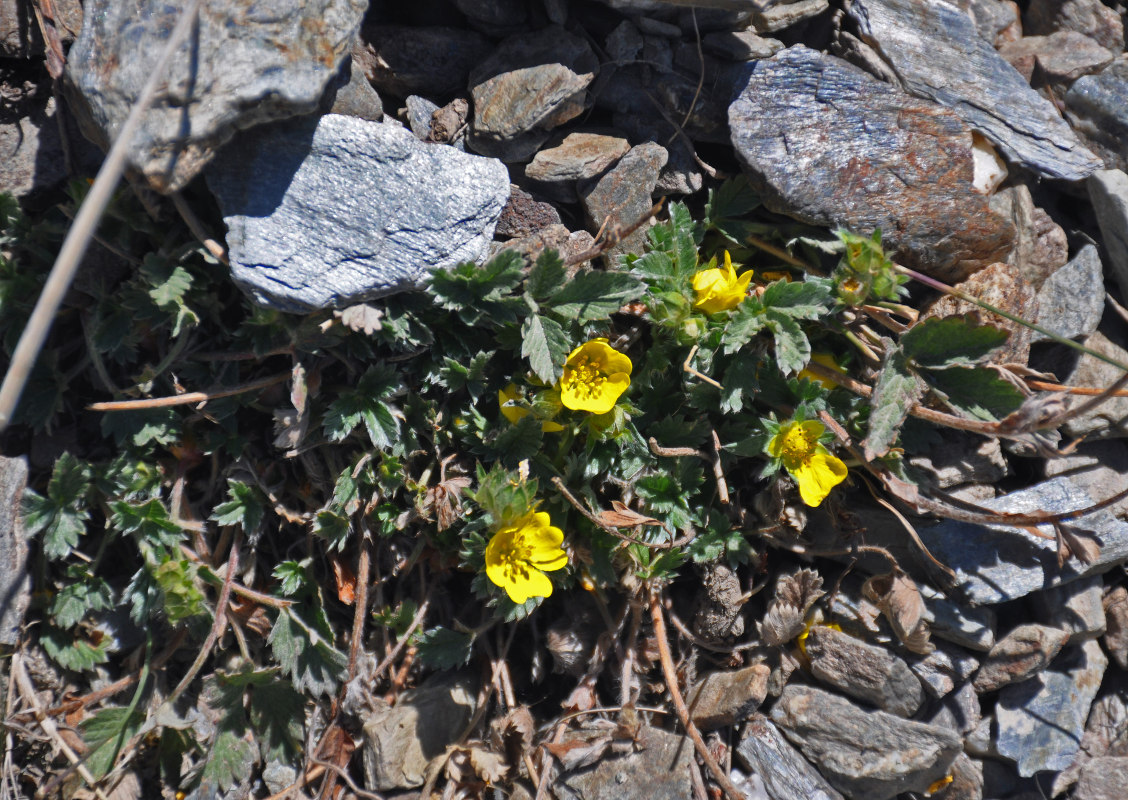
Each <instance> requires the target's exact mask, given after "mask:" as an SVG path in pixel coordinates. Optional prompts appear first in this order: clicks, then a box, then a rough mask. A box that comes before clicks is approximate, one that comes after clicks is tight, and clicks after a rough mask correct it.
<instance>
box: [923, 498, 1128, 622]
mask: <svg viewBox="0 0 1128 800" xmlns="http://www.w3.org/2000/svg"><path fill="white" fill-rule="evenodd" d="M1091 502H1092V500H1091V498H1090V497H1089V495H1087V494H1086V493H1085V491H1084V490H1083V489H1082V488H1081V487H1080V486H1079V485H1078V484H1076V483H1074V482H1073V481H1072V480H1070V479H1069V478H1067V477H1060V476H1059V477H1057V478H1053V479H1051V480H1048V481H1043V482H1042V483H1039V484H1036V485H1034V486H1032V487H1030V488H1029V489H1024V490H1022V491H1018V492H1012V493H1011V494H1008V495H1004V496H1002V497H998V498H996V499H994V500H990V501H986V502H984V503H983V505H984V506H985V507H987V508H990V509H991V510H993V511H999V512H1011V513H1032V512H1035V511H1042V512H1046V513H1049V514H1060V513H1066V512H1069V511H1076V510H1077V509H1079V508H1084V507H1085V506H1088V505H1089V504H1090V503H1091ZM1075 524H1077V525H1078V527H1080V528H1083V529H1086V530H1092V531H1094V532H1095V533H1096V535H1097V537H1098V538H1099V540H1100V545H1101V552H1100V554H1099V555H1098V556H1097V558H1096V560H1095V561H1094V562H1093V563H1092V564H1089V565H1085V564H1082V563H1080V562H1079V561H1078V560H1077V559H1076V558H1071V559H1069V560H1068V561H1067V562H1066V563H1065V564H1064V565H1062V566H1060V567H1059V566H1058V562H1057V545H1056V543H1055V542H1054V539H1053V537H1052V536H1051V537H1050V538H1048V539H1043V538H1036V537H1034V536H1032V535H1031V534H1029V533H1027V532H1025V531H1023V530H1021V529H1019V528H1014V527H1006V526H993V527H990V528H988V527H985V526H983V525H976V524H973V523H969V522H957V521H955V520H944V521H942V522H940V523H939V524H937V525H933V526H931V527H925V526H918V528H917V532H918V533H919V534H920V538H921V540H922V541H923V542H924V544H925V546H926V547H927V548H928V549H929V550H930V551H931V552H932V554H933V555H934V556H936V558H938V559H939V560H940V561H941V563H944V564H947V565H948V566H949V567H951V568H952V569H953V570H955V572H956V576H957V577H956V585H955V587H954V591H955V592H957V593H958V594H959V595H960V596H962V597H963V598H964V599H965V600H966V601H967V602H970V603H1001V602H1004V601H1006V600H1014V599H1017V598H1019V597H1025V596H1026V595H1028V594H1030V593H1031V592H1033V591H1037V590H1041V589H1045V588H1047V587H1050V586H1060V585H1062V584H1065V583H1069V582H1070V581H1073V580H1076V579H1077V578H1080V577H1083V576H1085V575H1095V574H1098V573H1101V572H1104V571H1106V570H1108V569H1111V568H1112V567H1113V566H1115V565H1117V564H1119V563H1122V562H1123V561H1124V560H1125V559H1128V523H1126V522H1122V521H1120V520H1118V519H1116V518H1115V517H1113V516H1112V515H1111V514H1110V513H1108V512H1107V511H1098V512H1096V513H1094V514H1089V515H1087V516H1085V517H1082V518H1081V519H1080V520H1078V521H1077V522H1076V523H1075ZM1047 527H1048V526H1047Z"/></svg>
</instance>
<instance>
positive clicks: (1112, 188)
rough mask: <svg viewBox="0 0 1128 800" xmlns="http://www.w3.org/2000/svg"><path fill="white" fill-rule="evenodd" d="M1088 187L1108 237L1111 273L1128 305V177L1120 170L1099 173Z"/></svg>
mask: <svg viewBox="0 0 1128 800" xmlns="http://www.w3.org/2000/svg"><path fill="white" fill-rule="evenodd" d="M1086 185H1087V187H1088V189H1089V199H1090V200H1091V201H1092V203H1093V210H1094V211H1096V213H1097V223H1098V224H1099V225H1100V227H1101V234H1103V237H1104V246H1105V252H1107V253H1108V261H1109V272H1110V274H1111V275H1112V277H1113V278H1114V279H1115V280H1116V283H1117V284H1119V285H1118V287H1117V288H1118V289H1119V290H1120V292H1119V296H1120V300H1121V303H1124V302H1128V175H1126V174H1124V172H1122V171H1121V170H1119V169H1108V170H1098V171H1096V172H1094V173H1093V174H1092V175H1090V176H1089V180H1088V181H1087V182H1086ZM1110 288H1111V287H1110Z"/></svg>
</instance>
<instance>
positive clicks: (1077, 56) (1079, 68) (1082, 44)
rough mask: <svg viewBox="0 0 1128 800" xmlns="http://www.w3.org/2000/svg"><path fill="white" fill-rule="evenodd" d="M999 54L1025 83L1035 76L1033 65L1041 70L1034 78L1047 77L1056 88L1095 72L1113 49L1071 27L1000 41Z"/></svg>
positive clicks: (1042, 78) (1064, 87) (1111, 53)
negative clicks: (1044, 34) (1042, 34)
mask: <svg viewBox="0 0 1128 800" xmlns="http://www.w3.org/2000/svg"><path fill="white" fill-rule="evenodd" d="M999 55H1000V56H1002V57H1003V58H1004V59H1006V62H1007V63H1008V64H1010V65H1011V66H1012V67H1014V68H1015V69H1016V70H1018V74H1019V75H1021V76H1022V77H1023V79H1024V80H1025V81H1026V82H1027V83H1031V82H1032V80H1033V79H1034V78H1035V75H1034V72H1035V67H1037V68H1038V69H1039V70H1041V72H1040V73H1039V75H1038V76H1037V78H1038V80H1043V81H1048V82H1049V83H1050V84H1051V85H1052V86H1053V87H1054V88H1055V89H1056V90H1063V89H1067V88H1069V84H1071V83H1072V82H1073V81H1075V80H1077V79H1078V78H1080V77H1081V76H1082V75H1089V74H1091V73H1093V72H1098V71H1100V70H1101V69H1102V68H1104V67H1105V66H1107V65H1108V64H1109V62H1111V61H1112V60H1113V59H1114V58H1116V53H1114V52H1112V51H1111V50H1108V49H1106V48H1104V47H1101V46H1100V45H1099V44H1097V43H1096V42H1095V41H1093V40H1092V39H1090V38H1089V37H1088V36H1085V35H1084V34H1081V33H1076V32H1074V31H1057V32H1056V33H1052V34H1050V35H1049V36H1024V37H1023V38H1021V39H1018V40H1017V41H1014V42H1007V43H1005V44H1003V45H1002V46H1001V47H1000V48H999Z"/></svg>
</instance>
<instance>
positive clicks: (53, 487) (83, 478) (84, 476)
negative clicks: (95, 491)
mask: <svg viewBox="0 0 1128 800" xmlns="http://www.w3.org/2000/svg"><path fill="white" fill-rule="evenodd" d="M90 475H91V470H90V465H89V464H87V463H86V462H84V461H80V460H79V459H77V458H75V457H74V456H72V455H71V454H70V453H69V452H64V453H63V454H62V455H61V456H59V457H58V458H57V459H56V460H55V466H54V467H53V468H52V470H51V480H50V481H48V483H47V496H48V497H50V498H51V499H52V500H54V501H55V502H56V503H58V504H59V505H67V506H73V505H76V504H77V503H79V502H80V501H81V500H82V499H83V498H84V497H85V496H86V491H87V489H89V488H90Z"/></svg>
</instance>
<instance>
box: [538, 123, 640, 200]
mask: <svg viewBox="0 0 1128 800" xmlns="http://www.w3.org/2000/svg"><path fill="white" fill-rule="evenodd" d="M630 149H631V145H630V143H629V142H628V141H627V140H626V139H623V138H622V137H619V136H609V135H606V134H600V133H581V132H575V133H569V134H568V135H567V136H565V137H564V139H563V141H561V142H560V144H558V145H557V146H556V147H549V148H546V149H543V150H540V151H539V152H538V153H537V154H536V155H535V156H533V160H532V161H530V162H529V163H528V164H527V165H526V166H525V177H526V178H527V179H528V180H529V181H530V183H529V188H531V189H534V190H535V191H538V192H540V193H542V194H544V195H545V196H546V197H549V198H550V199H553V200H558V201H560V202H563V203H574V202H576V200H578V199H579V195H578V194H576V186H577V184H578V183H579V182H580V181H587V180H591V179H592V178H598V177H599V176H601V175H603V173H605V172H607V170H609V169H611V167H613V166H614V165H615V163H616V162H617V161H618V160H619V159H620V158H622V157H623V156H625V155H626V154H627V151H628V150H630Z"/></svg>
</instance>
